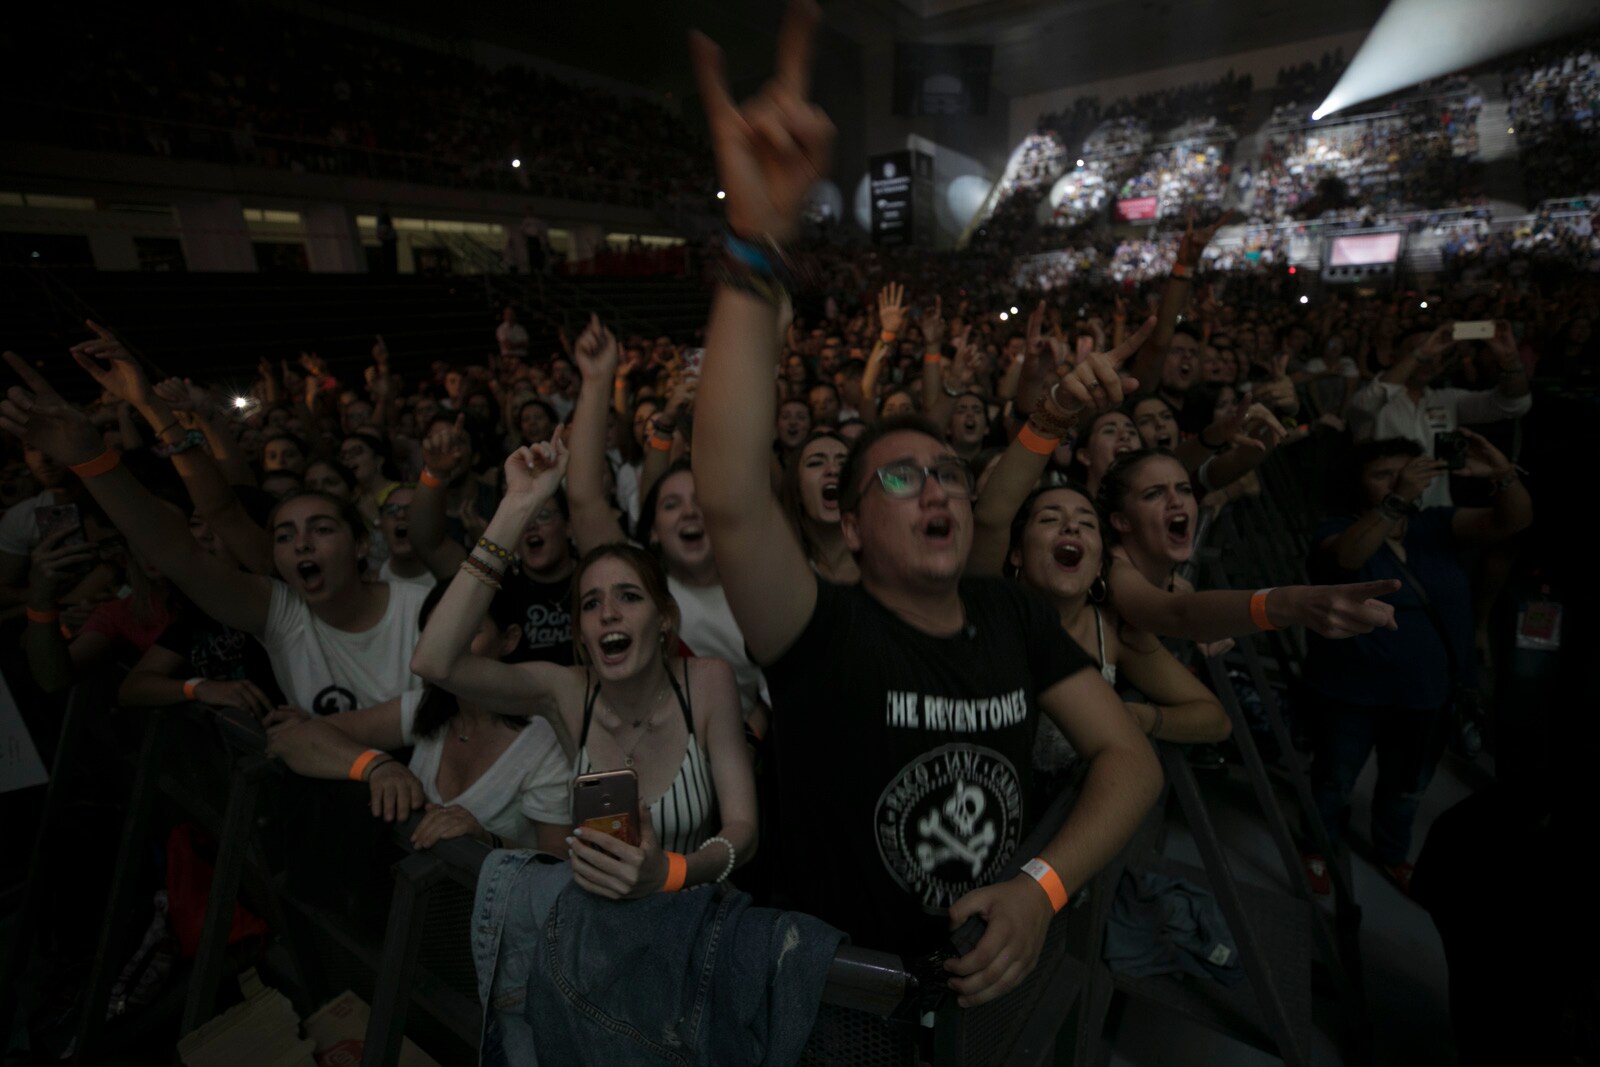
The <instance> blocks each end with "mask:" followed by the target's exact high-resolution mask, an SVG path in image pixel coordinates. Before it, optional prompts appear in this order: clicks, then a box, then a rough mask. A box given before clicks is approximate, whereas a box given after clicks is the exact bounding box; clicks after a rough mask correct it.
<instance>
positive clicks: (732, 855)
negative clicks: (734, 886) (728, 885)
mask: <svg viewBox="0 0 1600 1067" xmlns="http://www.w3.org/2000/svg"><path fill="white" fill-rule="evenodd" d="M714 841H720V842H722V845H723V847H724V848H726V849H727V850H728V865H727V866H726V867H724V868H722V873H721V874H719V875H717V878H716V880H717V881H719V882H726V881H727V880H728V875H730V874H732V873H733V867H734V864H735V863H736V862H738V858H737V857H738V853H737V852H735V851H734V848H733V842H732V841H729V840H728V839H727V838H726V837H722V836H720V835H719V836H717V837H708V838H706V839H705V840H704V841H702V842H700V847H701V848H705V847H706V846H707V845H709V844H711V843H712V842H714Z"/></svg>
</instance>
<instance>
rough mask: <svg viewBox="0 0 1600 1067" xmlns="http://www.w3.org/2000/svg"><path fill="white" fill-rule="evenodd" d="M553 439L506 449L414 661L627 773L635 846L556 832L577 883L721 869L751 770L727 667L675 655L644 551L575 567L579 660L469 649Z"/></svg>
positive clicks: (736, 861) (743, 850)
mask: <svg viewBox="0 0 1600 1067" xmlns="http://www.w3.org/2000/svg"><path fill="white" fill-rule="evenodd" d="M566 467H567V452H566V446H565V445H564V444H563V443H562V442H561V441H560V440H559V439H557V440H556V441H553V442H550V443H548V444H541V445H537V446H534V447H532V448H522V449H518V450H517V451H516V452H515V453H513V454H512V455H511V457H510V458H509V459H507V460H506V466H505V472H506V495H505V498H504V499H503V500H502V501H501V502H500V506H499V508H498V509H497V510H496V511H495V514H494V518H492V519H491V520H490V521H489V527H488V529H487V531H486V532H485V534H484V537H483V538H482V539H481V540H480V542H479V544H478V546H477V547H476V548H474V549H473V551H472V553H471V555H469V556H468V558H467V559H466V560H465V561H464V562H463V563H462V565H461V570H460V572H459V573H458V574H457V575H456V577H455V579H454V580H453V581H452V582H451V583H450V586H449V588H448V589H447V590H446V591H445V594H444V599H443V600H442V601H441V602H440V604H439V608H438V610H437V611H435V612H434V614H433V617H432V618H431V619H430V620H429V621H428V625H427V627H426V628H425V629H424V630H423V633H422V639H421V640H420V641H419V642H418V644H417V650H416V654H415V655H414V656H413V657H412V660H411V669H412V670H413V671H415V672H416V673H417V674H418V675H420V676H422V677H423V678H425V679H427V680H428V681H430V682H432V683H434V684H435V685H438V686H439V687H441V688H443V689H447V690H449V691H450V692H453V693H455V694H456V695H457V696H458V697H460V698H462V699H463V700H469V701H472V702H473V703H474V704H476V705H477V706H479V707H481V708H483V709H485V710H487V711H491V712H494V713H497V714H503V715H522V716H527V715H543V716H545V717H546V718H548V719H549V720H550V721H551V724H552V725H554V726H555V727H556V730H557V733H559V734H561V735H562V736H564V737H570V738H576V739H577V755H578V773H579V774H585V773H590V772H603V771H632V772H633V773H634V775H636V777H637V782H638V796H639V807H640V809H641V814H643V813H648V816H649V817H648V819H647V820H641V821H642V822H643V825H642V826H641V827H640V830H641V833H640V842H639V844H637V845H633V844H629V843H628V842H626V841H623V840H620V839H618V838H615V837H611V836H609V835H607V834H603V833H599V832H597V831H595V830H593V829H590V828H588V827H583V826H580V827H578V828H576V829H575V830H574V831H573V835H572V837H571V838H569V840H568V845H569V848H570V851H569V853H568V855H569V858H570V859H571V861H572V873H573V880H574V881H576V882H577V883H578V885H580V886H582V887H583V888H584V889H586V890H588V891H589V892H591V893H595V894H597V895H599V896H604V897H610V898H613V899H626V898H633V897H641V896H646V895H648V894H650V893H654V892H658V891H669V892H670V891H675V890H678V889H682V888H684V887H685V886H692V885H697V884H700V883H704V882H716V881H721V880H723V879H725V878H726V877H727V876H728V875H729V874H730V873H732V871H733V870H734V869H735V868H736V867H737V866H739V865H740V864H741V863H744V862H746V861H748V860H749V859H750V857H751V855H752V854H753V853H754V851H755V844H756V800H755V779H754V776H753V774H752V773H751V770H750V758H749V754H748V752H747V750H746V748H745V743H744V735H743V729H742V717H741V714H740V708H739V695H738V691H737V690H736V688H735V686H734V680H733V671H732V669H731V668H730V667H729V666H728V665H727V664H726V663H724V662H722V661H721V660H714V659H699V658H697V659H685V658H682V657H679V656H677V655H675V654H674V653H673V651H672V650H674V649H676V648H677V627H678V609H677V605H676V603H674V601H673V599H672V597H671V595H670V594H669V593H668V592H667V585H666V579H665V577H664V575H663V574H662V572H661V568H660V565H659V564H657V563H656V561H655V559H654V557H653V556H651V555H650V554H649V553H648V552H645V551H643V550H642V549H638V548H635V547H633V546H631V545H626V544H612V545H603V546H601V547H599V548H596V549H594V550H593V551H591V552H590V553H589V554H588V555H587V556H585V558H584V559H583V560H582V561H581V562H580V563H579V564H578V567H577V570H576V571H575V572H574V575H573V600H574V605H573V613H572V614H573V618H574V623H575V626H574V629H575V634H574V637H575V643H574V650H573V651H574V654H575V657H576V658H577V660H578V661H579V662H578V665H576V666H572V667H562V666H558V665H556V664H553V663H543V662H528V663H515V664H509V663H501V662H499V661H497V660H493V659H489V658H487V657H482V656H477V655H474V654H472V653H471V652H470V650H469V649H468V648H467V645H468V643H469V642H470V640H471V638H472V635H473V633H474V632H475V631H476V630H477V628H478V626H479V623H480V621H481V619H482V617H483V613H484V611H485V610H486V609H487V608H488V606H489V602H490V601H491V600H492V599H493V597H494V594H495V591H496V589H497V587H498V585H499V582H500V579H501V576H502V575H503V574H504V572H505V569H506V566H507V564H508V563H509V562H510V558H511V553H510V551H509V550H508V549H507V548H505V547H503V546H506V545H510V544H512V543H514V540H515V539H516V538H517V537H518V536H519V535H520V534H521V532H522V530H523V529H525V528H526V527H527V524H528V520H529V518H530V517H531V516H532V515H533V514H534V513H536V512H537V511H538V510H539V509H540V508H541V507H543V506H544V504H545V502H546V501H548V500H549V499H550V497H551V495H552V494H554V492H555V490H556V487H557V486H558V485H560V483H561V479H562V476H563V475H564V474H565V473H566Z"/></svg>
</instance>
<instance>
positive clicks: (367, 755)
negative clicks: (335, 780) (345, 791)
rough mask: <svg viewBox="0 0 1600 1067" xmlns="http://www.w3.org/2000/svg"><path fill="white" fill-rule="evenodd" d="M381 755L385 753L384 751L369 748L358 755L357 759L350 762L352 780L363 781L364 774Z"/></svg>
mask: <svg viewBox="0 0 1600 1067" xmlns="http://www.w3.org/2000/svg"><path fill="white" fill-rule="evenodd" d="M381 755H383V753H382V752H379V751H378V750H377V749H375V748H369V749H367V750H366V751H365V752H363V753H361V755H359V756H357V757H356V761H355V762H354V763H352V764H350V780H351V781H352V782H359V781H361V780H362V776H363V775H365V774H366V773H367V768H368V767H370V766H372V761H373V760H375V759H377V758H378V757H379V756H381Z"/></svg>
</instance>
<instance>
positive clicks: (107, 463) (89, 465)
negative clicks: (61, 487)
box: [67, 448, 122, 478]
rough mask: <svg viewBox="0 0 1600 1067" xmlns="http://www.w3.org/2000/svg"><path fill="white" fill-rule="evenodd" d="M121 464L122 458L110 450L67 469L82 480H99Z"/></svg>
mask: <svg viewBox="0 0 1600 1067" xmlns="http://www.w3.org/2000/svg"><path fill="white" fill-rule="evenodd" d="M121 462H122V457H121V456H120V455H118V454H117V453H115V452H113V451H111V449H109V448H108V449H106V450H105V451H104V452H102V453H100V454H99V455H98V456H96V457H94V458H93V459H91V460H87V461H85V462H83V463H74V464H73V465H72V466H71V467H68V468H67V469H68V470H70V471H71V472H72V473H73V474H76V475H77V476H78V477H80V478H98V477H99V476H100V475H102V474H104V473H105V472H106V471H108V470H110V469H111V468H112V467H115V466H116V465H117V464H118V463H121Z"/></svg>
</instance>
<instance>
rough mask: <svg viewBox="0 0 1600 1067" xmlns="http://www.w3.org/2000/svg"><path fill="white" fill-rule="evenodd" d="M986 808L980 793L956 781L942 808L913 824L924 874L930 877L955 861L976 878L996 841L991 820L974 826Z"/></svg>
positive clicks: (918, 855)
mask: <svg viewBox="0 0 1600 1067" xmlns="http://www.w3.org/2000/svg"><path fill="white" fill-rule="evenodd" d="M987 805H988V801H987V800H986V799H985V798H984V795H983V790H982V789H979V788H978V787H977V786H975V785H972V784H970V783H968V782H963V781H959V780H958V781H957V782H956V783H955V785H954V787H953V788H952V789H951V790H950V796H949V798H948V799H947V800H946V801H945V802H944V806H943V807H942V808H935V809H933V810H932V811H930V812H928V814H927V815H925V816H923V817H922V818H921V819H919V820H918V821H917V832H918V833H920V834H921V835H922V836H923V841H922V843H921V844H919V845H917V863H918V864H919V865H920V866H921V867H922V870H923V872H924V873H927V874H931V873H933V870H934V869H935V868H936V867H938V866H939V865H940V864H942V863H945V862H946V861H948V860H956V859H958V860H960V861H961V862H963V863H966V864H968V865H970V866H971V868H972V877H974V878H976V877H978V875H979V873H980V872H981V871H982V870H983V864H984V861H985V860H987V859H988V858H989V850H990V849H991V848H993V847H994V843H995V839H996V834H995V826H994V820H993V819H988V820H984V822H983V826H982V828H979V826H978V822H979V820H980V819H983V812H984V809H985V807H987Z"/></svg>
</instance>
